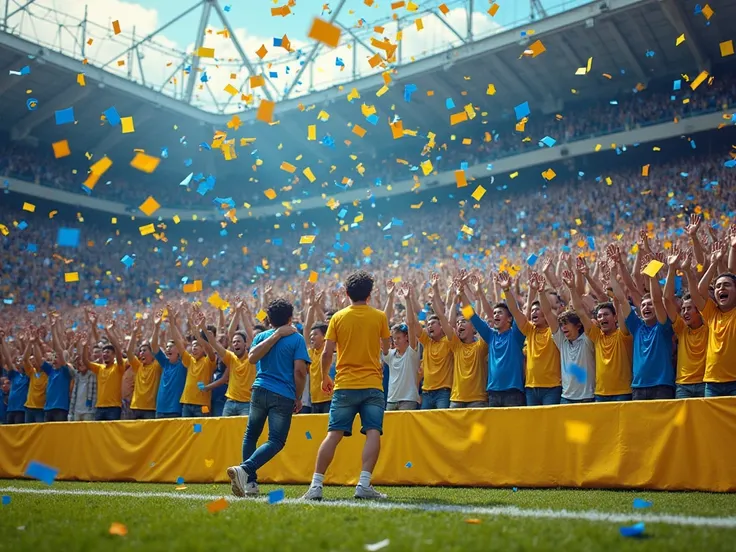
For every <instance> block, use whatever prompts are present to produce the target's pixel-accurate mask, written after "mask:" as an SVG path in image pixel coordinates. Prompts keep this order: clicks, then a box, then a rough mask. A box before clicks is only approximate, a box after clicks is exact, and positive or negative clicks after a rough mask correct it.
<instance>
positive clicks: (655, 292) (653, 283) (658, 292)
mask: <svg viewBox="0 0 736 552" xmlns="http://www.w3.org/2000/svg"><path fill="white" fill-rule="evenodd" d="M649 293H651V294H652V303H654V314H655V315H656V317H657V322H659V323H660V324H664V323H665V322H667V320H669V315H668V313H667V309H665V307H664V301H663V300H662V286H660V285H659V280H657V277H656V276H655V277H654V278H649ZM673 320H674V319H673Z"/></svg>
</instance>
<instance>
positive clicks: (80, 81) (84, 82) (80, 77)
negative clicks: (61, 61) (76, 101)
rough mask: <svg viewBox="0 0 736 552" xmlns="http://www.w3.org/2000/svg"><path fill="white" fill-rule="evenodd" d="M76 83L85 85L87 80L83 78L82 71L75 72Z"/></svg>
mask: <svg viewBox="0 0 736 552" xmlns="http://www.w3.org/2000/svg"><path fill="white" fill-rule="evenodd" d="M77 84H78V85H79V86H87V82H86V81H85V80H84V73H78V74H77Z"/></svg>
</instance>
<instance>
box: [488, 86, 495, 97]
mask: <svg viewBox="0 0 736 552" xmlns="http://www.w3.org/2000/svg"><path fill="white" fill-rule="evenodd" d="M495 93H496V85H495V84H489V85H488V89H487V90H486V94H487V95H489V96H493V95H494V94H495Z"/></svg>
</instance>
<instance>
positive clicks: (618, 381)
mask: <svg viewBox="0 0 736 552" xmlns="http://www.w3.org/2000/svg"><path fill="white" fill-rule="evenodd" d="M588 337H589V338H590V340H591V341H592V342H593V343H595V394H596V395H602V396H610V395H628V394H630V393H631V375H632V372H633V365H632V360H631V359H632V358H633V357H632V353H633V348H634V338H633V337H632V336H631V334H629V335H625V334H624V333H623V332H622V331H621V330H620V329H618V328H616V331H615V332H613V333H612V334H611V335H606V334H604V333H603V332H602V331H601V329H600V328H599V327H598V326H593V327H592V328H591V330H590V332H588Z"/></svg>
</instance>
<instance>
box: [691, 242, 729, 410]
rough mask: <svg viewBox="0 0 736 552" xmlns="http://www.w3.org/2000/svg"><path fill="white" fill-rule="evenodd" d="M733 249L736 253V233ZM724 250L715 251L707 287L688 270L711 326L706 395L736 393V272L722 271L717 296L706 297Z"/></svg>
mask: <svg viewBox="0 0 736 552" xmlns="http://www.w3.org/2000/svg"><path fill="white" fill-rule="evenodd" d="M731 252H732V254H734V255H736V235H733V236H732V242H731ZM721 255H723V252H722V250H718V251H716V252H714V253H713V255H712V257H711V265H710V267H708V270H707V271H706V273H705V275H704V276H703V278H702V279H701V282H703V283H704V285H703V288H701V289H698V283H697V282H695V281H694V278H693V277H692V275H690V274H689V273H687V272H686V276H687V279H688V287H689V288H690V295H691V298H692V301H693V303H694V304H695V307H696V308H697V309H698V310H699V311H700V313H701V314H702V316H703V321H704V322H705V323H706V324H707V326H708V348H707V353H706V360H705V375H704V377H703V381H705V396H706V398H707V397H726V396H731V397H733V396H736V275H733V274H731V273H728V272H727V273H724V274H721V275H720V276H718V277H717V278H716V283H715V287H714V297H715V300H714V299H710V298H708V299H706V298H705V297H706V294H707V293H708V290H707V287H706V286H707V285H708V284H709V283H710V282H711V281H712V279H713V276H714V275H715V273H716V271H717V270H718V262H719V261H720V258H721V257H720V256H721Z"/></svg>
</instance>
